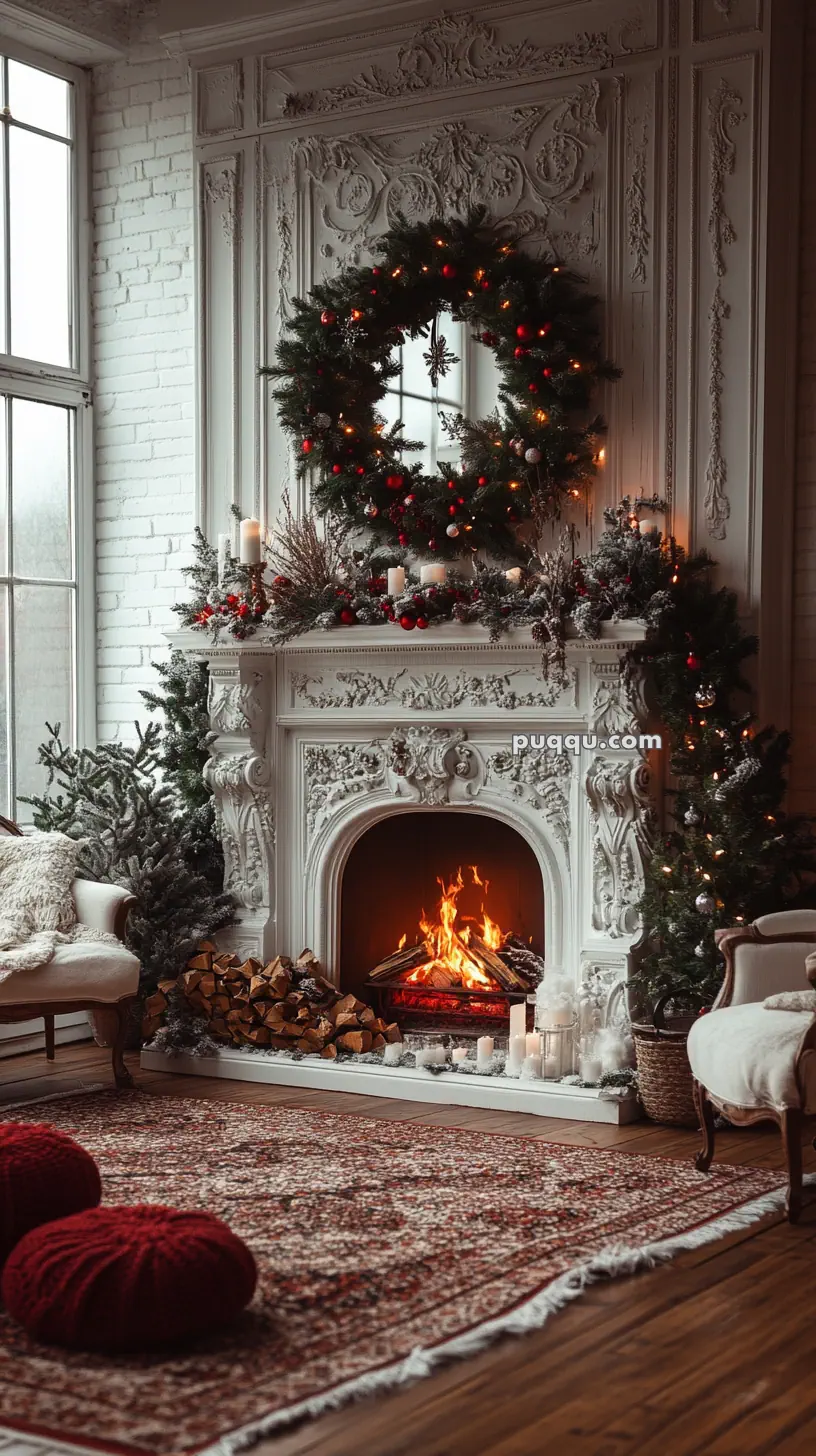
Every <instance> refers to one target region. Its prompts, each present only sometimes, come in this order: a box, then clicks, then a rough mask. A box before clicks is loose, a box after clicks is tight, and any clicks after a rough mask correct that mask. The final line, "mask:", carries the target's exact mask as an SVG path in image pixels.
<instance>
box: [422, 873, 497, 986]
mask: <svg viewBox="0 0 816 1456" xmlns="http://www.w3.org/2000/svg"><path fill="white" fill-rule="evenodd" d="M469 868H470V871H471V874H472V876H473V884H474V885H478V886H479V887H480V889H483V890H484V892H485V894H487V888H488V884H489V881H487V880H483V879H481V877H480V875H479V870H478V866H477V865H470V866H469ZM437 884H438V885H439V887H440V889H441V891H442V898H441V900H440V901H439V905H438V906H437V912H438V919H437V921H436V923H435V924H433V923H432V922H431V921H430V920H428V919H427V918H426V916H425V912H424V911H423V913H422V919H421V920H420V922H419V928H420V930H421V931H422V935H423V938H424V941H425V947H426V950H427V952H428V960H427V961H423V963H422V965H421V966H417V967H416V969H415V970H413V971H411V973H410V975H408V976H406V978H405V979H406V981H412V982H414V983H420V984H422V983H427V982H431V983H433V982H434V980H435V977H440V976H441V977H442V978H444V979H446V980H447V983H448V985H450V986H461V987H462V988H463V989H466V990H474V991H479V990H481V991H484V990H490V991H495V990H496V982H495V981H494V979H493V977H492V976H490V975H488V973H487V972H486V971H485V970H484V969H483V968H482V966H481V965H479V963H478V961H477V960H476V959H475V956H474V954H472V953H471V952H470V951H469V949H468V947H469V946H470V942H471V927H470V925H466V924H462V925H461V927H459V926H457V924H456V921H457V917H458V914H459V911H458V908H457V904H456V902H457V900H458V898H459V894H460V892H461V891H462V890H463V889H464V886H465V882H464V880H463V878H462V871H461V868H460V869H458V870H457V871H456V878H455V880H452V881H451V883H450V884H449V885H446V884H445V881H444V880H441V879H440V880H437ZM482 917H483V919H482V924H481V926H480V928H479V930H478V932H477V933H478V934H479V936H480V937H481V939H482V941H483V942H484V944H485V945H486V946H489V948H490V949H491V950H498V949H499V947H500V946H501V945H502V944H503V943H504V932H503V931H502V929H501V927H500V926H499V925H498V924H497V923H496V921H495V920H491V918H490V916H489V915H488V914H487V911H486V910H485V908H484V905H482ZM403 944H404V937H403V941H402V942H400V949H402V946H403Z"/></svg>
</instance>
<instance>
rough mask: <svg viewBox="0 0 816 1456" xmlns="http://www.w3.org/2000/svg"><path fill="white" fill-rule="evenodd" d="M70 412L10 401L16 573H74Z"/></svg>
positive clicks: (52, 405) (43, 574) (52, 574)
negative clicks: (72, 558) (72, 556)
mask: <svg viewBox="0 0 816 1456" xmlns="http://www.w3.org/2000/svg"><path fill="white" fill-rule="evenodd" d="M72 413H73V412H72V411H71V410H68V409H64V408H63V407H62V405H54V404H38V403H37V402H36V401H35V400H30V399H14V400H12V402H11V502H12V517H11V519H12V527H11V529H12V545H13V551H14V575H15V576H53V577H61V578H63V579H64V578H70V577H71V576H72V571H71V450H70V433H69V432H70V427H71V424H72Z"/></svg>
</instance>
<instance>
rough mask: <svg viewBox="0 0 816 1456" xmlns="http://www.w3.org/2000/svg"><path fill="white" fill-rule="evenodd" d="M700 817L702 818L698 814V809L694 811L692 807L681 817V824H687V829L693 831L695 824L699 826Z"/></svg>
mask: <svg viewBox="0 0 816 1456" xmlns="http://www.w3.org/2000/svg"><path fill="white" fill-rule="evenodd" d="M702 817H703V816H702V814H701V813H700V811H699V809H695V808H694V807H693V806H692V807H691V808H690V809H687V810H686V812H685V814H684V815H683V823H684V824H687V825H688V827H689V829H693V828H694V826H695V824H699V823H700V822H701V820H702Z"/></svg>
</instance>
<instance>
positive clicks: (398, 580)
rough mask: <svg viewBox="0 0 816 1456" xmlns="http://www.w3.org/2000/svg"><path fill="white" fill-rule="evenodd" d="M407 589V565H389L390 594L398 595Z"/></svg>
mask: <svg viewBox="0 0 816 1456" xmlns="http://www.w3.org/2000/svg"><path fill="white" fill-rule="evenodd" d="M404 591H405V567H404V566H389V568H388V595H389V596H390V597H398V596H399V594H400V592H404Z"/></svg>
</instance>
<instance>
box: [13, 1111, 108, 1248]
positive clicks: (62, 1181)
mask: <svg viewBox="0 0 816 1456" xmlns="http://www.w3.org/2000/svg"><path fill="white" fill-rule="evenodd" d="M101 1196H102V1185H101V1183H100V1181H99V1169H98V1168H97V1166H96V1163H95V1162H94V1160H93V1158H92V1157H91V1155H90V1153H86V1151H85V1149H84V1148H81V1147H80V1146H79V1143H75V1142H74V1140H73V1138H69V1137H67V1136H66V1134H65V1133H64V1132H57V1130H56V1128H53V1127H48V1126H47V1125H46V1124H45V1123H36V1122H33V1123H32V1122H4V1123H0V1264H2V1263H4V1262H5V1260H6V1259H7V1258H8V1256H9V1254H10V1253H11V1251H12V1249H13V1248H14V1246H15V1244H16V1243H17V1242H18V1240H19V1239H21V1238H22V1237H23V1234H27V1233H28V1232H29V1230H30V1229H34V1228H38V1227H39V1225H40V1224H43V1223H49V1222H50V1221H51V1220H52V1219H55V1218H65V1217H67V1215H68V1214H71V1213H79V1212H80V1211H81V1210H82V1209H83V1208H95V1207H96V1205H97V1203H98V1202H99V1200H100V1198H101Z"/></svg>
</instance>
